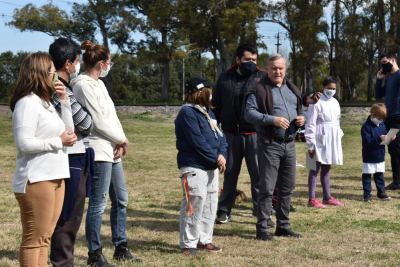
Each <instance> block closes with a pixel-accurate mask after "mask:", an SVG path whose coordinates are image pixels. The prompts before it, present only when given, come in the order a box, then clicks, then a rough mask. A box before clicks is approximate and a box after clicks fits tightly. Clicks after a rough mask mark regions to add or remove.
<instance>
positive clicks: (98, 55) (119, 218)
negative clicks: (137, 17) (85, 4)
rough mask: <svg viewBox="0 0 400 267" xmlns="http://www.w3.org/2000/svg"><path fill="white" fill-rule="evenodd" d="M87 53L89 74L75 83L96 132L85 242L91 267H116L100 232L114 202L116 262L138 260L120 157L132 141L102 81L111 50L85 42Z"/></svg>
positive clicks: (92, 142) (91, 143) (91, 138)
mask: <svg viewBox="0 0 400 267" xmlns="http://www.w3.org/2000/svg"><path fill="white" fill-rule="evenodd" d="M81 48H82V49H83V50H85V53H84V54H83V62H84V63H85V67H86V72H84V73H82V74H81V75H79V76H78V77H77V78H75V79H74V80H72V82H71V86H72V87H73V91H74V94H75V96H76V99H77V101H78V102H79V103H80V104H81V105H82V106H83V107H85V108H86V109H87V110H88V111H89V113H90V114H91V116H92V120H93V130H92V132H91V134H90V135H89V136H88V138H87V140H86V141H87V142H86V145H87V146H89V147H92V148H93V150H94V152H95V168H96V172H95V174H94V175H93V176H92V187H91V192H90V199H89V206H88V210H87V216H86V241H87V242H88V248H89V253H88V254H89V258H88V261H87V264H88V265H96V266H113V265H111V264H109V263H108V261H107V260H106V259H105V257H104V255H103V253H102V247H101V241H100V230H101V223H102V216H103V213H104V210H105V208H106V205H107V199H108V196H110V199H111V214H110V222H111V231H112V242H113V243H114V245H115V252H114V257H113V258H114V259H116V260H131V261H137V262H141V260H140V259H135V258H134V257H133V256H132V254H131V253H130V252H129V249H128V245H127V236H126V207H127V205H128V192H127V190H126V184H125V176H124V170H123V167H122V163H121V156H123V155H125V153H127V152H128V148H129V141H128V139H127V138H126V136H125V134H124V130H123V129H122V125H121V123H120V121H119V119H118V116H117V113H116V111H115V107H114V103H113V101H112V100H111V98H110V96H109V95H108V92H107V89H106V87H105V85H104V83H103V82H102V81H101V80H100V79H99V78H100V77H105V76H107V74H108V72H109V71H110V69H111V67H112V65H113V62H111V57H110V51H109V50H108V48H106V47H105V46H102V45H93V44H92V42H90V41H85V42H83V43H82V45H81Z"/></svg>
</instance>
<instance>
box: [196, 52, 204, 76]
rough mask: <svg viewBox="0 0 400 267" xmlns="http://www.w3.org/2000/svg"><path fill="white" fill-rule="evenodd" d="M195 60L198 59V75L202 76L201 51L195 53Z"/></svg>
mask: <svg viewBox="0 0 400 267" xmlns="http://www.w3.org/2000/svg"><path fill="white" fill-rule="evenodd" d="M197 60H198V61H199V77H203V61H202V58H201V52H199V54H198V55H197Z"/></svg>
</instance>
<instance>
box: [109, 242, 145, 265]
mask: <svg viewBox="0 0 400 267" xmlns="http://www.w3.org/2000/svg"><path fill="white" fill-rule="evenodd" d="M113 258H114V259H115V260H130V261H135V262H142V260H141V259H136V258H135V257H133V256H132V254H131V252H130V251H129V248H128V244H127V243H126V242H122V243H121V244H119V245H118V246H116V247H115V252H114V257H113Z"/></svg>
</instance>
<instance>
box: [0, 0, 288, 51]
mask: <svg viewBox="0 0 400 267" xmlns="http://www.w3.org/2000/svg"><path fill="white" fill-rule="evenodd" d="M68 2H70V1H67V0H54V1H53V4H55V5H58V6H59V7H60V8H61V9H64V10H65V11H67V12H69V11H70V10H71V5H70V4H68ZM71 2H77V3H86V2H87V0H75V1H71ZM28 3H34V4H35V5H36V6H42V5H44V4H47V3H48V1H47V0H35V1H29V0H0V33H1V38H0V53H3V52H5V51H12V52H14V53H15V52H17V51H21V50H22V51H32V52H35V51H47V50H48V47H49V45H50V44H51V43H52V42H53V40H54V38H53V37H51V36H48V35H47V34H45V33H40V32H21V31H20V30H18V29H16V28H13V27H9V26H5V23H7V22H10V21H11V20H12V17H11V16H12V15H13V13H14V9H15V8H21V7H22V6H24V5H26V4H28ZM3 15H4V16H3ZM278 30H279V31H280V33H281V34H280V35H281V39H280V43H281V44H282V46H281V47H280V52H281V53H282V54H284V55H285V54H288V53H289V51H290V46H289V40H288V39H287V38H286V37H285V35H284V33H285V30H284V29H283V28H282V27H280V26H278V25H277V24H275V23H262V24H260V27H259V29H258V31H259V33H260V34H261V35H263V36H264V37H263V39H262V40H263V41H264V42H265V43H266V44H267V46H268V51H267V52H269V53H274V52H276V46H275V44H276V38H275V36H276V34H277V32H278ZM137 38H138V41H139V39H140V38H143V37H142V36H141V35H140V34H138V35H137ZM97 39H98V40H101V37H100V36H99V37H97ZM116 51H117V48H116V46H111V52H112V53H114V52H116ZM207 56H208V55H207Z"/></svg>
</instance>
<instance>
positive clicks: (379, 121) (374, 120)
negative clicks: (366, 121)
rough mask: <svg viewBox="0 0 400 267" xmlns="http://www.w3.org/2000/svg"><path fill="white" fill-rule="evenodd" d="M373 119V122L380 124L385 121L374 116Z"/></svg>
mask: <svg viewBox="0 0 400 267" xmlns="http://www.w3.org/2000/svg"><path fill="white" fill-rule="evenodd" d="M371 121H372V122H373V123H375V124H376V125H379V124H381V123H382V122H383V120H378V119H377V118H373V117H371Z"/></svg>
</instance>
